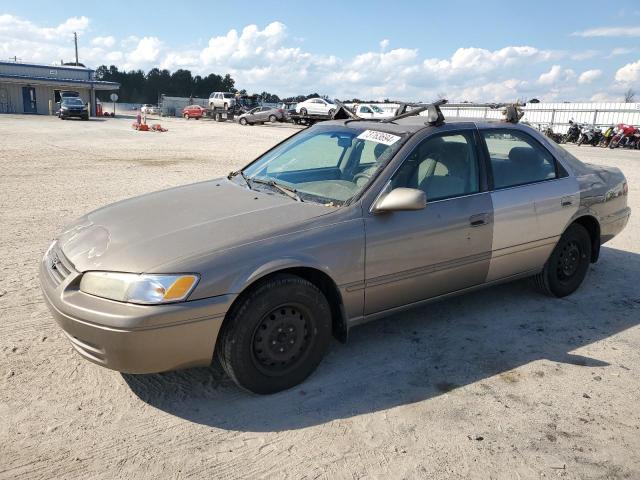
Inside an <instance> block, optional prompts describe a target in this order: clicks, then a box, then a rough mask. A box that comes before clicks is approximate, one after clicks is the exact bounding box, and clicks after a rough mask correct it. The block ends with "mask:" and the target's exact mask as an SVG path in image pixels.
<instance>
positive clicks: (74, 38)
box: [73, 32, 78, 67]
mask: <svg viewBox="0 0 640 480" xmlns="http://www.w3.org/2000/svg"><path fill="white" fill-rule="evenodd" d="M73 41H74V43H75V45H76V67H77V66H78V34H77V33H76V32H73Z"/></svg>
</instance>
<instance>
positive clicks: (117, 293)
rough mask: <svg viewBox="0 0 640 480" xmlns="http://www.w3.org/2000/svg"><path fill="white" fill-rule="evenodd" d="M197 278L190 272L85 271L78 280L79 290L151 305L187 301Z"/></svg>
mask: <svg viewBox="0 0 640 480" xmlns="http://www.w3.org/2000/svg"><path fill="white" fill-rule="evenodd" d="M198 280H199V278H198V276H197V275H193V274H189V275H138V274H135V273H116V272H87V273H85V274H84V275H83V276H82V279H81V280H80V290H81V291H83V292H84V293H88V294H91V295H95V296H97V297H104V298H108V299H110V300H117V301H119V302H129V303H141V304H146V305H150V304H158V303H172V302H181V301H184V300H186V299H187V297H188V296H189V294H190V293H191V292H192V291H193V289H194V288H195V286H196V284H197V283H198Z"/></svg>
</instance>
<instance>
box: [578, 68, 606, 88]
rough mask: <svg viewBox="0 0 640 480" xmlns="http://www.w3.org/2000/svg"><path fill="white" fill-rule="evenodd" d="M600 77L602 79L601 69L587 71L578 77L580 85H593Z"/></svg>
mask: <svg viewBox="0 0 640 480" xmlns="http://www.w3.org/2000/svg"><path fill="white" fill-rule="evenodd" d="M600 77H602V70H599V69H593V70H585V71H584V72H582V73H581V74H580V76H579V77H578V83H581V84H583V85H584V84H587V83H591V82H593V81H594V80H597V79H599V78H600Z"/></svg>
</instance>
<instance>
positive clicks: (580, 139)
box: [576, 137, 584, 147]
mask: <svg viewBox="0 0 640 480" xmlns="http://www.w3.org/2000/svg"><path fill="white" fill-rule="evenodd" d="M583 141H584V139H583V138H582V137H580V138H579V139H578V142H577V143H576V146H578V147H579V146H580V145H582V142H583Z"/></svg>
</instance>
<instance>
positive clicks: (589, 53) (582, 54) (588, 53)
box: [571, 50, 600, 61]
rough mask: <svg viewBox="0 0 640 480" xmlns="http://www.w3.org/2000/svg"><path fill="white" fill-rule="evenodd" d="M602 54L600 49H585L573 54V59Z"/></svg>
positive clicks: (585, 58) (583, 58)
mask: <svg viewBox="0 0 640 480" xmlns="http://www.w3.org/2000/svg"><path fill="white" fill-rule="evenodd" d="M598 55H600V51H599V50H583V51H582V52H577V53H574V54H572V55H571V59H572V60H578V61H580V60H587V59H589V58H593V57H597V56H598Z"/></svg>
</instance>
